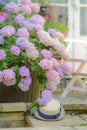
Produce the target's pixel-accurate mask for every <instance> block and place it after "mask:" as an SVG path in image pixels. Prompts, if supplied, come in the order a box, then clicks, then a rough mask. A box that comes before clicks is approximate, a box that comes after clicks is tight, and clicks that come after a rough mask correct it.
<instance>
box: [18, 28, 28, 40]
mask: <svg viewBox="0 0 87 130" xmlns="http://www.w3.org/2000/svg"><path fill="white" fill-rule="evenodd" d="M17 35H18V36H19V37H25V38H28V37H29V33H28V31H27V29H26V28H24V27H22V28H19V29H18V31H17Z"/></svg>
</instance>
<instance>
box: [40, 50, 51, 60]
mask: <svg viewBox="0 0 87 130" xmlns="http://www.w3.org/2000/svg"><path fill="white" fill-rule="evenodd" d="M41 55H42V56H43V57H44V58H47V59H50V58H51V57H52V53H51V51H48V50H47V49H43V50H41Z"/></svg>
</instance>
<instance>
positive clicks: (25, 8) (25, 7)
mask: <svg viewBox="0 0 87 130" xmlns="http://www.w3.org/2000/svg"><path fill="white" fill-rule="evenodd" d="M21 10H22V12H23V13H24V14H26V15H28V14H31V12H32V10H31V8H30V6H29V5H23V6H22V7H21Z"/></svg>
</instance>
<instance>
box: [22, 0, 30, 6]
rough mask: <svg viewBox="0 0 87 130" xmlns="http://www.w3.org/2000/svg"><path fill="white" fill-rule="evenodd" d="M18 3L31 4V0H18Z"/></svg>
mask: <svg viewBox="0 0 87 130" xmlns="http://www.w3.org/2000/svg"><path fill="white" fill-rule="evenodd" d="M20 3H21V4H22V5H28V4H31V0H20Z"/></svg>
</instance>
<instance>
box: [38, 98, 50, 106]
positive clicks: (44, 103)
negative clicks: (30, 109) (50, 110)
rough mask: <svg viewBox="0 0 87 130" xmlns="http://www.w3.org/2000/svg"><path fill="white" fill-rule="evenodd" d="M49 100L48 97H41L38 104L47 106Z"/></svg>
mask: <svg viewBox="0 0 87 130" xmlns="http://www.w3.org/2000/svg"><path fill="white" fill-rule="evenodd" d="M47 102H48V100H47V98H39V99H38V104H39V105H41V106H45V105H46V104H47Z"/></svg>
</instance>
